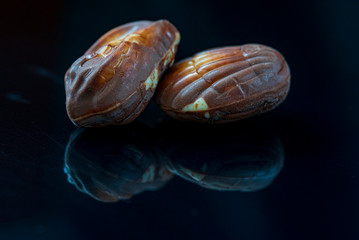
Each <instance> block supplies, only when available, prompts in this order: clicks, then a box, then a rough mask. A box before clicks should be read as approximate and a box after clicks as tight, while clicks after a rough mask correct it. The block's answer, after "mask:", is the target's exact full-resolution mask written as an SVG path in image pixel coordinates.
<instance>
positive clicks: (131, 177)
mask: <svg viewBox="0 0 359 240" xmlns="http://www.w3.org/2000/svg"><path fill="white" fill-rule="evenodd" d="M148 131H149V130H148V129H147V128H145V127H143V126H140V125H136V124H131V126H122V127H109V128H102V129H86V130H84V129H77V130H75V131H74V132H73V133H72V135H71V136H70V139H69V141H68V144H67V148H66V151H65V167H64V171H65V173H66V174H67V176H68V181H69V182H70V183H72V184H74V185H75V186H76V188H77V189H78V190H80V191H81V192H84V193H86V194H88V195H90V196H91V197H93V198H95V199H97V200H100V201H104V202H115V201H118V200H120V199H129V198H131V197H132V196H133V195H135V194H138V193H141V192H143V191H145V190H156V189H158V188H160V187H162V186H163V185H164V184H165V183H166V182H167V181H168V180H169V179H171V177H172V173H170V172H169V171H168V170H167V168H166V167H165V166H164V164H163V161H162V159H163V156H161V155H160V153H159V152H158V151H155V150H154V149H153V148H152V147H151V144H152V141H151V139H150V137H149V136H151V133H149V132H148Z"/></svg>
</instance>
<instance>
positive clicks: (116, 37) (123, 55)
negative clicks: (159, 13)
mask: <svg viewBox="0 0 359 240" xmlns="http://www.w3.org/2000/svg"><path fill="white" fill-rule="evenodd" d="M179 40H180V35H179V32H178V31H177V29H176V28H175V27H174V26H173V25H172V24H171V23H169V22H168V21H166V20H160V21H156V22H151V21H138V22H133V23H128V24H125V25H122V26H119V27H117V28H114V29H112V30H111V31H109V32H107V33H106V34H105V35H103V36H102V37H101V38H100V39H99V40H98V41H97V42H96V43H94V44H93V45H92V46H91V47H90V49H89V50H87V51H86V53H85V54H84V55H83V56H82V57H80V58H79V59H78V60H76V61H75V62H74V63H73V64H72V66H71V67H70V68H69V70H68V71H67V73H66V75H65V90H66V108H67V113H68V116H69V118H70V119H71V121H72V122H73V123H74V124H75V125H77V126H82V127H99V126H105V125H120V124H126V123H129V122H131V121H133V120H134V119H135V118H136V117H138V116H139V114H140V113H141V112H142V111H143V110H144V108H145V107H146V105H147V103H148V102H149V100H150V99H151V97H152V95H153V93H154V91H155V88H156V86H157V82H158V79H159V78H160V77H161V75H162V73H163V72H164V70H165V69H166V68H167V67H168V66H170V65H172V64H173V61H174V56H175V53H176V51H177V45H178V43H179Z"/></svg>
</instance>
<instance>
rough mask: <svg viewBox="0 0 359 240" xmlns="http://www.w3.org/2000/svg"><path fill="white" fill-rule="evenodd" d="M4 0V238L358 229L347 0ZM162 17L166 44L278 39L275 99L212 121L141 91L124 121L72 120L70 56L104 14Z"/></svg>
mask: <svg viewBox="0 0 359 240" xmlns="http://www.w3.org/2000/svg"><path fill="white" fill-rule="evenodd" d="M3 9H4V10H3V11H2V14H1V16H0V17H1V19H0V20H1V21H0V24H1V29H2V31H1V38H0V43H1V45H0V47H1V53H2V58H1V59H0V70H1V87H0V111H1V113H0V124H1V127H0V134H1V138H0V179H1V181H0V239H104V238H105V239H107V238H114V237H115V238H121V239H144V238H146V239H192V238H195V239H358V238H359V230H358V224H359V211H358V205H357V202H358V200H359V184H358V176H359V164H358V160H359V150H358V149H359V148H358V144H359V127H358V126H359V125H358V122H359V112H358V102H359V95H358V94H357V89H358V87H359V83H358V79H359V70H358V69H359V68H358V60H357V56H359V49H358V45H357V44H358V42H359V33H358V31H357V28H358V25H359V22H358V15H357V11H358V9H359V6H358V1H350V0H343V1H334V0H331V1H325V2H324V1H323V2H321V1H315V2H313V1H304V2H303V1H301V2H300V3H297V4H296V3H293V2H290V1H279V2H273V1H271V2H268V1H260V2H258V1H246V2H242V1H235V2H230V1H226V0H224V1H220V3H219V2H218V1H132V2H131V1H126V2H122V1H101V2H98V1H64V2H63V1H51V2H48V1H29V2H25V1H24V2H23V3H21V4H19V3H9V2H8V3H6V4H4V5H3ZM160 18H165V19H168V20H170V21H171V22H172V23H173V24H174V25H175V26H176V27H177V28H178V29H179V31H180V32H181V35H182V41H181V43H180V45H179V50H178V54H177V57H176V59H177V60H180V59H183V58H185V57H188V56H190V55H193V54H194V53H196V52H198V51H201V50H204V49H208V48H212V47H217V46H225V45H235V44H244V43H249V42H257V43H263V44H267V45H270V46H272V47H274V48H276V49H277V50H279V51H280V52H281V53H282V54H283V55H284V56H285V58H286V60H287V61H288V64H289V66H290V69H291V73H292V84H291V90H290V93H289V95H288V98H287V100H286V101H285V102H284V103H283V104H282V105H280V106H279V107H278V108H277V109H275V110H274V111H272V112H269V113H267V114H263V115H261V116H258V117H254V118H251V119H247V120H243V121H240V122H237V123H234V124H230V125H218V126H203V125H196V124H187V123H178V122H176V121H173V120H171V119H168V118H167V117H166V115H164V114H163V113H162V112H161V110H160V109H159V108H158V107H157V106H156V104H155V103H154V102H151V103H150V105H149V107H148V108H147V109H146V110H145V112H144V113H143V114H142V115H141V117H140V118H139V119H138V120H136V122H135V123H133V124H131V125H127V126H120V127H116V128H109V129H106V130H103V131H100V130H94V131H91V130H77V128H76V127H75V126H74V125H73V124H72V123H71V122H70V120H69V119H68V117H67V115H66V110H65V95H64V84H63V75H64V73H65V71H66V70H67V68H68V67H69V66H70V65H71V63H72V62H73V61H74V60H76V59H77V58H78V57H79V56H80V55H82V53H83V52H84V51H85V50H86V49H87V48H88V47H89V46H90V45H91V44H92V43H93V42H94V41H95V40H96V39H97V38H98V37H99V36H101V34H103V33H104V32H106V31H107V30H109V29H110V28H112V27H115V26H117V25H120V24H123V23H126V22H129V21H134V20H139V19H150V20H156V19H160ZM117 159H118V160H117ZM64 169H65V172H64ZM169 171H170V172H171V173H170V172H169ZM178 175H179V176H178ZM68 177H70V180H71V179H72V183H74V184H70V183H69V182H68ZM185 179H187V180H185ZM167 180H168V181H167ZM188 180H189V181H188ZM251 180H253V181H251ZM213 188H214V189H215V190H213ZM78 189H80V190H81V191H83V192H85V193H87V194H84V193H82V192H80V191H78ZM104 189H105V190H104ZM228 190H231V191H228ZM237 190H239V191H237ZM248 191H249V192H248ZM91 196H92V197H91ZM94 198H97V199H99V200H102V201H98V200H96V199H94ZM103 201H110V202H111V203H107V202H106V203H105V202H103ZM113 201H116V202H113Z"/></svg>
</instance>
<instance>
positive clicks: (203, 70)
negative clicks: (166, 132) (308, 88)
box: [156, 44, 290, 123]
mask: <svg viewBox="0 0 359 240" xmlns="http://www.w3.org/2000/svg"><path fill="white" fill-rule="evenodd" d="M289 86H290V72H289V67H288V65H287V63H286V61H285V60H284V58H283V56H282V55H281V54H280V53H279V52H278V51H276V50H274V49H273V48H270V47H267V46H264V45H259V44H247V45H243V46H235V47H224V48H218V49H213V50H209V51H205V52H201V53H198V54H196V55H195V56H194V57H192V58H189V59H185V60H183V61H181V62H179V63H177V64H176V65H174V66H173V67H172V68H171V69H170V70H169V71H168V72H167V73H166V75H165V76H164V78H163V79H162V80H161V82H160V84H159V86H158V88H157V93H156V100H157V103H158V104H159V105H160V106H161V108H162V109H163V110H164V111H165V112H166V113H168V114H169V115H170V116H172V117H174V118H176V119H179V120H187V121H198V122H210V123H222V122H230V121H235V120H239V119H243V118H247V117H250V116H253V115H256V114H259V113H263V112H266V111H269V110H271V109H273V108H275V107H276V106H278V105H279V104H280V103H281V102H282V101H283V100H284V99H285V97H286V96H287V94H288V91H289Z"/></svg>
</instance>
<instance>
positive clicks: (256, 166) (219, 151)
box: [161, 121, 284, 192]
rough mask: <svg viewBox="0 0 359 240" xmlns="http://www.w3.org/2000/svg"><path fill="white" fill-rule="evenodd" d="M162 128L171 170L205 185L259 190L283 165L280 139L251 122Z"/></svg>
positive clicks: (219, 188)
mask: <svg viewBox="0 0 359 240" xmlns="http://www.w3.org/2000/svg"><path fill="white" fill-rule="evenodd" d="M170 129H172V130H170ZM161 132H162V133H163V134H164V135H165V140H164V141H163V144H164V145H165V146H166V147H165V148H164V151H165V152H166V154H167V155H168V159H169V161H168V167H169V169H170V171H172V172H173V173H175V174H176V175H179V176H180V177H182V178H184V179H186V180H189V181H191V182H194V183H196V184H199V185H200V186H202V187H205V188H209V189H215V190H232V191H235V190H239V191H247V192H250V191H257V190H260V189H263V188H265V187H267V186H268V185H270V184H271V182H272V181H273V179H274V178H275V177H276V176H277V175H278V173H279V172H280V170H281V169H282V167H283V163H284V151H283V146H282V144H281V142H280V140H279V139H278V138H277V137H276V136H274V135H273V134H271V133H270V132H268V131H267V130H265V129H262V128H261V127H259V126H256V125H254V124H251V123H248V122H244V121H242V122H240V123H234V124H228V125H216V126H212V125H199V124H191V125H189V124H188V123H186V124H182V123H177V124H176V126H174V125H173V123H171V124H168V125H167V126H164V127H163V128H162V131H161Z"/></svg>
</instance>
